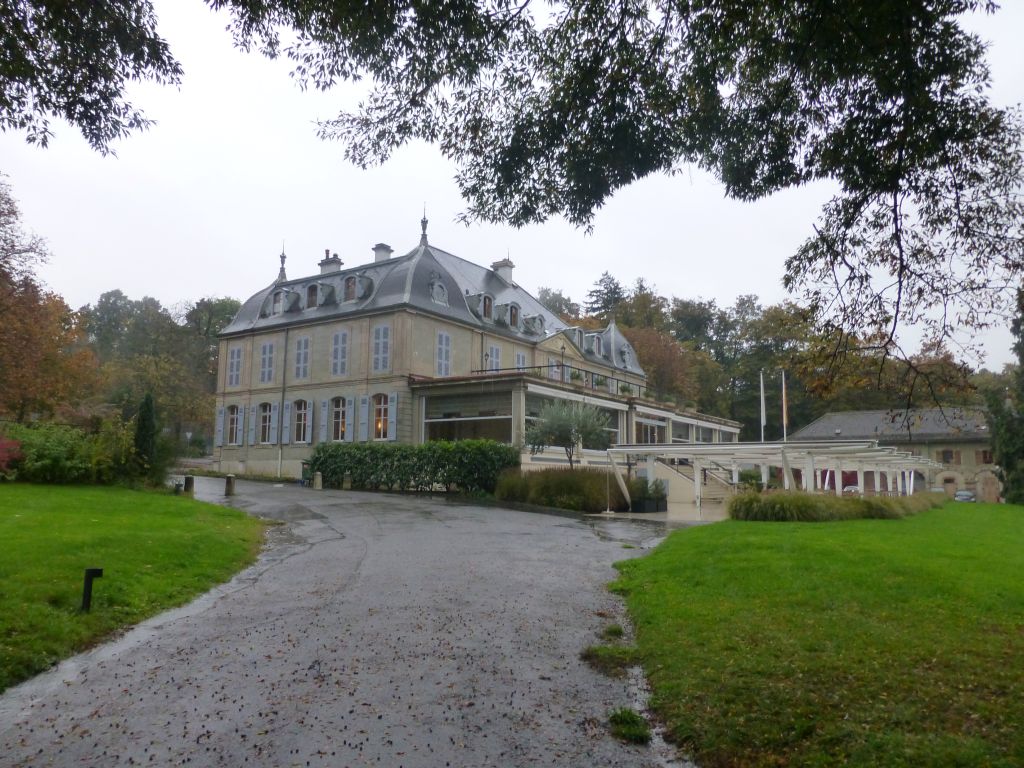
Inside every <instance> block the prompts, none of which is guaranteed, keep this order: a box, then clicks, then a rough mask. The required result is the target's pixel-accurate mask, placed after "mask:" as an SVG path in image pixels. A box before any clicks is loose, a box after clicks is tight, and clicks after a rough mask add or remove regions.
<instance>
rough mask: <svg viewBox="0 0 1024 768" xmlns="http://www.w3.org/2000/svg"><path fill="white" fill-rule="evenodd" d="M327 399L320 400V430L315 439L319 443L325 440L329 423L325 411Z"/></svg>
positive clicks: (328, 417)
mask: <svg viewBox="0 0 1024 768" xmlns="http://www.w3.org/2000/svg"><path fill="white" fill-rule="evenodd" d="M327 405H328V404H327V401H326V400H321V401H320V432H319V436H318V437H317V441H318V442H321V443H326V442H327V425H328V424H330V422H331V419H330V416H329V414H328V411H327Z"/></svg>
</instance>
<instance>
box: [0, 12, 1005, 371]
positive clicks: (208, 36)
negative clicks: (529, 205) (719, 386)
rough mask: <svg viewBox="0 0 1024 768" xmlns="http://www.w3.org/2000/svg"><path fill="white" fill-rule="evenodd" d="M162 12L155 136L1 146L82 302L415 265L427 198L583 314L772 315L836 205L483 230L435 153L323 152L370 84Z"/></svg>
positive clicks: (472, 244) (793, 199) (54, 278)
mask: <svg viewBox="0 0 1024 768" xmlns="http://www.w3.org/2000/svg"><path fill="white" fill-rule="evenodd" d="M1006 5H1007V7H1006V8H1004V9H1002V10H1000V11H999V12H998V13H997V14H996V15H995V16H994V17H984V16H982V15H977V16H974V17H971V19H970V20H969V22H968V26H970V27H971V28H972V29H975V30H977V31H978V32H979V33H980V34H981V35H982V37H983V38H984V39H986V40H989V41H991V44H992V45H991V49H990V55H989V61H990V64H991V67H992V73H993V98H994V100H995V101H996V102H997V103H1000V104H1018V103H1021V102H1022V101H1024V67H1022V65H1021V60H1022V59H1021V53H1020V38H1021V35H1022V33H1024V3H1022V2H1019V1H1017V2H1007V3H1006ZM156 7H157V12H158V14H159V18H160V25H159V30H160V33H161V34H162V35H163V36H164V37H165V38H166V39H167V40H168V42H169V43H170V46H171V50H172V51H173V53H174V54H175V56H176V57H177V58H178V60H179V61H180V62H181V64H182V65H183V67H184V69H185V77H184V79H183V82H182V85H181V87H180V89H175V88H166V87H159V86H154V85H148V84H144V85H140V86H137V87H135V88H134V89H133V100H134V102H135V103H136V104H137V105H139V106H141V107H143V109H144V111H145V112H146V114H147V116H149V117H151V118H154V119H156V120H157V121H158V123H157V125H156V126H155V127H153V128H152V129H151V130H149V131H148V132H146V133H140V134H135V135H133V136H132V137H131V138H129V139H127V140H124V141H121V142H118V143H117V145H116V147H115V148H116V152H117V157H116V158H115V157H102V156H100V155H99V154H96V153H95V152H93V151H92V150H90V149H89V148H88V145H87V144H86V143H85V141H84V140H83V139H82V138H81V135H80V134H79V133H78V132H77V131H76V130H75V129H72V128H70V127H68V126H65V125H56V126H55V133H56V136H55V137H54V138H53V140H52V141H51V143H50V146H49V147H48V148H47V149H39V148H37V147H31V146H29V145H27V144H25V142H24V139H23V137H22V135H20V134H17V133H7V134H3V133H0V158H2V159H0V171H2V172H4V173H6V174H7V175H8V177H9V178H8V182H9V183H10V184H11V186H12V188H13V191H14V195H15V197H16V199H17V200H18V201H19V203H20V206H21V210H22V216H23V219H24V222H25V224H26V226H27V228H29V229H31V230H32V231H34V232H36V233H37V234H39V235H42V236H43V237H45V238H46V239H47V241H48V243H49V248H50V251H51V253H52V258H51V260H50V263H49V264H47V265H46V266H45V267H43V268H42V269H41V270H40V276H41V277H42V279H43V280H44V281H45V282H46V283H47V284H48V285H49V287H50V288H51V289H52V290H55V291H56V292H58V293H60V294H62V295H63V296H64V297H65V299H66V301H67V302H68V303H69V304H70V305H71V306H72V307H76V308H77V307H80V306H82V305H84V304H87V303H91V302H95V301H96V299H97V298H98V297H99V295H100V294H101V293H103V292H104V291H107V290H111V289H114V288H120V289H121V290H122V291H124V292H125V294H127V295H128V296H129V297H131V298H134V299H138V298H141V297H142V296H147V295H148V296H154V297H156V298H157V299H159V300H160V301H161V302H162V303H163V304H164V305H166V306H173V305H175V304H178V303H180V302H184V301H187V300H192V299H197V298H200V297H202V296H234V297H236V298H239V299H243V300H244V299H245V298H247V297H248V296H250V295H251V294H253V293H255V292H256V291H257V290H259V289H260V288H262V287H264V286H266V285H268V284H269V283H271V282H272V281H273V280H274V278H275V277H276V275H277V270H278V266H279V262H278V255H279V254H280V253H281V247H282V243H283V244H284V249H285V252H286V253H287V255H288V262H287V269H288V275H289V277H293V278H294V277H302V276H304V275H309V274H314V273H315V272H316V271H317V266H316V264H317V262H318V261H319V260H320V259H321V258H323V253H324V249H330V250H331V251H332V252H337V253H338V254H339V255H340V256H341V258H342V260H343V261H344V262H345V263H346V265H348V266H354V265H356V264H360V263H364V262H366V261H369V260H372V258H373V255H372V253H371V251H370V249H371V247H372V246H373V244H374V243H377V242H385V243H388V244H390V245H391V246H392V247H393V248H394V249H395V250H396V252H397V253H398V254H402V253H405V252H407V251H409V250H411V249H412V248H413V247H414V246H415V245H416V244H417V242H418V240H419V227H420V224H419V220H420V217H421V215H422V212H423V205H424V203H425V204H426V207H427V216H428V218H429V220H430V226H429V236H430V241H431V243H432V244H435V245H437V246H439V247H441V248H444V249H445V250H448V251H451V252H452V253H455V254H456V255H459V256H462V257H463V258H466V259H469V260H471V261H474V262H477V263H479V264H484V265H489V264H491V263H492V262H494V261H497V260H498V259H501V258H504V257H505V256H506V255H508V256H510V257H511V259H512V261H513V262H514V263H515V265H516V267H515V279H516V280H517V282H519V283H520V284H521V285H522V286H523V287H525V288H526V289H527V290H529V291H531V292H532V293H536V291H537V289H538V288H539V287H540V286H548V287H551V288H557V289H560V290H562V291H563V292H564V293H566V294H567V295H569V296H570V297H572V298H573V299H574V300H575V301H581V300H582V299H584V297H585V295H586V293H587V291H588V290H590V289H591V288H592V287H593V283H594V282H595V281H596V280H597V279H598V278H599V277H600V275H601V273H602V272H605V271H608V272H610V273H612V274H613V275H614V276H615V277H616V278H617V279H618V280H619V281H621V282H622V283H623V284H626V285H632V283H633V282H634V281H635V280H636V279H637V278H638V277H643V278H644V280H645V281H647V283H648V284H653V285H654V286H655V287H656V289H657V291H658V292H659V293H661V294H663V295H666V296H678V297H681V298H697V297H703V298H713V299H715V300H717V301H718V303H719V305H722V306H728V305H731V304H732V303H733V302H734V301H735V299H736V297H737V296H739V295H742V294H750V293H752V294H757V295H758V296H760V297H761V300H762V301H763V302H764V303H773V302H777V301H780V300H782V299H784V298H786V293H785V291H784V289H783V288H782V285H781V277H782V272H783V262H784V261H785V259H786V257H787V256H789V255H790V254H791V253H793V251H794V250H795V249H796V248H797V247H798V246H799V244H800V243H801V242H803V240H804V239H806V237H807V235H808V233H809V232H810V228H811V224H812V223H813V222H814V220H815V219H816V218H817V215H818V211H819V209H820V206H821V203H822V202H823V201H824V200H826V199H827V198H828V196H829V189H828V187H827V186H826V185H816V186H810V187H805V188H802V189H798V190H789V191H786V192H782V193H779V194H776V195H774V196H773V197H771V198H769V199H767V200H762V201H759V202H756V203H739V202H735V201H732V200H727V199H725V198H724V196H723V190H722V188H721V187H720V186H719V185H718V184H717V183H716V182H715V181H714V180H713V179H711V178H710V177H708V176H706V175H705V174H703V173H701V172H700V171H698V170H697V169H693V171H692V172H688V173H686V174H684V175H681V176H676V177H672V178H668V177H665V176H658V177H654V178H650V179H647V180H644V181H641V182H639V183H636V184H634V185H633V186H631V187H630V188H628V189H626V190H624V191H620V192H619V193H617V194H616V196H615V197H614V198H613V199H612V200H611V201H610V202H609V203H608V204H607V205H606V206H605V207H604V208H603V209H602V210H601V211H600V212H599V213H598V215H597V217H596V220H595V222H594V231H593V233H592V234H590V235H587V234H585V233H584V232H583V231H582V230H578V229H575V228H573V227H572V226H570V225H567V224H565V223H564V222H562V221H551V222H548V223H546V224H543V225H536V226H532V227H527V228H524V229H521V230H515V229H512V228H509V227H497V226H492V225H472V226H470V227H466V226H464V225H462V224H459V223H457V222H456V221H455V217H456V215H457V214H458V213H459V212H460V211H462V210H463V203H462V200H461V198H460V197H459V194H458V190H457V188H456V186H455V184H454V182H453V181H452V176H453V173H454V171H453V167H452V166H451V165H450V164H449V163H448V162H447V161H446V160H444V158H442V157H441V156H440V154H439V153H438V152H437V151H436V150H434V149H433V148H432V147H429V146H427V145H423V144H416V145H413V146H410V147H406V148H405V149H403V150H401V151H399V152H397V153H396V154H395V155H394V156H393V157H392V158H391V160H390V161H389V162H388V163H387V164H385V165H384V166H382V167H379V168H374V169H371V170H368V171H363V170H360V169H357V168H355V167H353V166H351V165H349V164H348V163H346V162H345V160H344V159H343V157H342V147H341V146H340V145H338V144H332V143H326V142H322V141H320V140H318V139H317V138H316V135H315V133H316V126H315V123H316V121H317V120H318V119H326V118H330V117H333V116H335V114H336V113H337V112H338V111H339V109H341V108H343V107H345V106H352V105H353V104H354V103H355V100H356V99H357V92H356V91H355V90H354V89H353V88H352V87H346V88H342V89H337V90H335V91H332V92H330V93H328V94H322V93H316V92H305V93H303V92H301V91H299V89H298V88H297V87H296V86H295V85H294V84H293V82H292V81H291V80H290V79H289V77H288V70H289V68H288V65H287V63H285V62H270V61H267V60H266V59H264V58H263V57H262V56H260V55H258V54H244V53H241V52H239V51H236V50H234V49H233V47H232V44H231V38H230V35H229V34H228V33H227V32H226V31H225V30H224V27H225V24H226V23H227V19H226V17H225V16H220V15H216V14H214V13H212V12H211V11H209V10H208V9H207V8H206V7H205V6H204V5H203V4H202V3H201V2H199V0H157V2H156ZM985 342H986V348H987V350H988V357H987V359H986V361H985V365H986V366H987V367H990V368H994V369H997V370H998V369H999V368H1001V366H1002V364H1003V363H1005V362H1009V361H1010V360H1011V359H1012V355H1011V354H1010V350H1009V347H1010V334H1009V332H1008V331H1007V330H1005V329H1003V330H1001V331H997V332H991V333H989V334H987V335H986V337H985Z"/></svg>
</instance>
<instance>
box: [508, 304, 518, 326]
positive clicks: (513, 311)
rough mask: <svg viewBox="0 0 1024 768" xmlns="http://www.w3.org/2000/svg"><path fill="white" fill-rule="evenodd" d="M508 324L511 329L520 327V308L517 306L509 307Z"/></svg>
mask: <svg viewBox="0 0 1024 768" xmlns="http://www.w3.org/2000/svg"><path fill="white" fill-rule="evenodd" d="M508 324H509V327H510V328H518V327H519V307H517V306H516V305H515V304H509V306H508Z"/></svg>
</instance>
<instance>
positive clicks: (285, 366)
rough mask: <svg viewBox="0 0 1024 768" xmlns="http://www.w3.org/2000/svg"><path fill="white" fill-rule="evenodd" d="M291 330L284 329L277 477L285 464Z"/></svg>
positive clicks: (278, 407) (278, 409) (278, 408)
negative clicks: (285, 409)
mask: <svg viewBox="0 0 1024 768" xmlns="http://www.w3.org/2000/svg"><path fill="white" fill-rule="evenodd" d="M290 331H291V328H285V329H284V361H283V362H282V365H281V403H280V404H279V405H278V406H277V412H278V413H279V414H280V415H281V420H280V421H279V422H278V423H277V476H278V477H279V478H280V477H281V467H282V465H283V464H284V447H283V446H284V444H283V443H282V442H281V437H282V436H283V435H284V399H285V389H286V388H287V382H288V333H289V332H290Z"/></svg>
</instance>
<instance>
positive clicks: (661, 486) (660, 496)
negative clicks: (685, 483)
mask: <svg viewBox="0 0 1024 768" xmlns="http://www.w3.org/2000/svg"><path fill="white" fill-rule="evenodd" d="M651 500H652V501H653V502H654V511H655V512H668V489H666V488H665V481H664V480H655V481H654V482H652V483H651Z"/></svg>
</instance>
